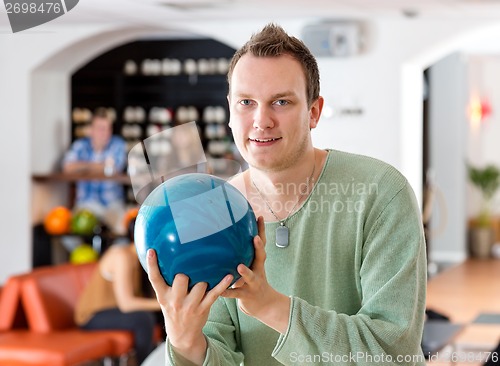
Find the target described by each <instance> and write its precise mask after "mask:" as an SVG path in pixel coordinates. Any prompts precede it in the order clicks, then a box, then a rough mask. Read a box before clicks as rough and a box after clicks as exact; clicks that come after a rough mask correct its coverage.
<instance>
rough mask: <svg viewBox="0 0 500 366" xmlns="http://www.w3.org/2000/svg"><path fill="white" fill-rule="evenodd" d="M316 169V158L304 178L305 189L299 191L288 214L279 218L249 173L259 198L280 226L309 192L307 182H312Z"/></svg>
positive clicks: (283, 224)
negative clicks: (306, 177) (306, 176)
mask: <svg viewBox="0 0 500 366" xmlns="http://www.w3.org/2000/svg"><path fill="white" fill-rule="evenodd" d="M315 170H316V160H315V161H314V165H313V169H312V172H311V175H310V176H309V178H308V179H307V180H306V189H305V190H304V191H303V192H302V191H301V192H300V195H299V197H298V198H297V202H295V204H294V205H293V207H292V209H291V210H290V211H289V212H288V215H287V216H286V217H285V218H284V219H280V218H279V217H278V215H276V213H275V212H274V211H273V209H272V207H271V205H270V204H269V202H268V201H267V200H266V198H265V197H264V195H263V194H262V192H261V191H260V189H259V187H257V184H255V181H254V180H253V178H252V176H251V175H250V180H251V181H252V184H253V186H254V187H255V189H256V191H257V193H258V194H259V196H260V198H261V199H262V200H263V201H264V203H265V204H266V207H267V209H268V210H269V212H271V213H272V214H273V216H274V217H275V218H276V220H277V221H279V223H280V225H281V226H285V223H286V221H287V220H288V218H289V217H290V216H291V215H292V213H293V210H295V207H297V205H298V204H299V202H300V200H301V199H302V197H303V196H304V195H305V194H306V193H307V192H309V183H310V182H312V179H313V176H314V171H315Z"/></svg>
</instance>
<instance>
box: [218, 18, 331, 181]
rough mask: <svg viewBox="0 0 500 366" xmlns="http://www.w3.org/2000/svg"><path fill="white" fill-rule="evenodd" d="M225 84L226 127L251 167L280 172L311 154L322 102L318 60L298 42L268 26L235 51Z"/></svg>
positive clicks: (272, 26) (276, 28)
mask: <svg viewBox="0 0 500 366" xmlns="http://www.w3.org/2000/svg"><path fill="white" fill-rule="evenodd" d="M306 70H307V71H306ZM311 80H314V81H311ZM229 83H230V85H229V86H230V89H229V94H228V102H229V111H230V120H229V127H231V130H232V134H233V138H234V142H235V144H236V147H237V148H238V151H239V152H240V154H241V156H242V157H243V159H245V161H246V162H247V163H248V164H249V165H250V166H251V167H254V168H257V169H260V170H267V171H284V170H286V169H288V168H290V167H292V166H293V165H295V164H297V162H300V160H301V159H305V157H311V156H312V155H311V154H310V153H311V151H313V145H312V139H311V129H313V128H316V126H317V124H318V121H319V118H320V116H321V110H322V107H323V98H322V97H321V96H319V95H318V93H319V78H318V67H317V64H316V61H315V60H314V57H313V56H312V55H311V53H310V52H309V51H308V50H307V48H306V47H305V46H304V45H303V43H302V42H300V41H299V40H297V39H296V38H292V37H289V36H288V35H287V34H286V33H285V32H284V31H283V30H282V29H281V28H280V27H277V26H274V25H268V26H266V28H264V30H263V31H262V32H261V33H259V34H257V35H254V36H252V39H251V40H250V41H249V42H248V43H247V44H246V45H245V46H243V48H242V49H241V50H240V51H238V52H237V53H236V55H235V57H234V59H233V61H232V63H231V68H230V70H229Z"/></svg>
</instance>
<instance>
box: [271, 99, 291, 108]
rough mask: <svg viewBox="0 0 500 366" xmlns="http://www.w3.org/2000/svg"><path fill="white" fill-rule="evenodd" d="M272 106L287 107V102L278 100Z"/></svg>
mask: <svg viewBox="0 0 500 366" xmlns="http://www.w3.org/2000/svg"><path fill="white" fill-rule="evenodd" d="M274 104H276V105H281V106H284V105H288V100H284V99H280V100H277V101H276V102H274Z"/></svg>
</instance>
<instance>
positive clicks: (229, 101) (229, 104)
mask: <svg viewBox="0 0 500 366" xmlns="http://www.w3.org/2000/svg"><path fill="white" fill-rule="evenodd" d="M226 98H227V105H228V106H229V110H231V98H230V97H229V94H228V95H227V96H226ZM228 126H229V128H231V116H229V123H228Z"/></svg>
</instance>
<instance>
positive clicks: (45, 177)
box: [32, 173, 131, 185]
mask: <svg viewBox="0 0 500 366" xmlns="http://www.w3.org/2000/svg"><path fill="white" fill-rule="evenodd" d="M32 179H33V180H34V181H35V182H40V183H45V182H46V183H51V182H70V183H72V182H78V181H84V180H85V181H87V180H96V181H105V180H109V181H114V182H118V183H121V184H126V185H130V184H131V183H130V177H129V176H128V175H127V174H115V175H111V176H106V175H104V174H81V173H80V174H74V173H73V174H67V173H50V174H34V175H33V176H32Z"/></svg>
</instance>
